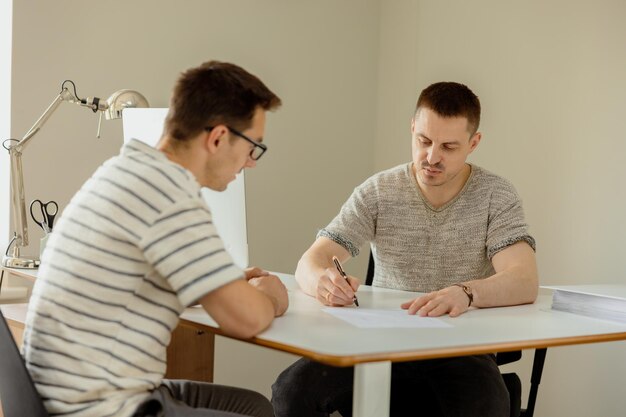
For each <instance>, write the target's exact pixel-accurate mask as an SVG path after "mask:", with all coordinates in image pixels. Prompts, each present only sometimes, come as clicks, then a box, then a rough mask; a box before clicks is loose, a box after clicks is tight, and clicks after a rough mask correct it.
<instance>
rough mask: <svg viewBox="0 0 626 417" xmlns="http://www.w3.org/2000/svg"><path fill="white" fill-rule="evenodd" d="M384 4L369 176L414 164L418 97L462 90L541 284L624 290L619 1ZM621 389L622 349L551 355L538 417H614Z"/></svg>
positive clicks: (624, 82) (624, 92) (625, 403)
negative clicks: (519, 217) (520, 216)
mask: <svg viewBox="0 0 626 417" xmlns="http://www.w3.org/2000/svg"><path fill="white" fill-rule="evenodd" d="M382 4H383V13H382V20H381V47H380V48H381V62H380V64H379V65H380V68H381V70H380V79H379V91H380V92H381V93H380V101H379V113H378V121H379V125H378V129H377V132H378V134H377V138H376V145H375V148H376V155H375V166H376V169H377V170H378V169H383V168H386V167H389V166H393V165H395V164H398V163H400V162H404V161H407V160H409V158H410V146H409V144H410V142H409V140H410V136H409V119H410V117H411V116H412V112H413V109H414V106H415V101H416V99H417V96H418V94H419V91H421V89H423V88H424V87H426V86H427V85H429V84H430V83H432V82H436V81H444V80H455V81H460V82H463V83H466V84H468V85H469V86H470V87H471V88H472V89H473V90H474V91H475V92H476V93H477V94H478V95H479V97H480V99H481V102H482V105H483V120H482V127H481V131H482V132H483V134H484V135H483V140H482V142H481V144H480V146H479V148H478V150H477V151H476V152H475V153H474V154H473V155H472V158H471V160H472V161H473V162H475V163H477V164H479V165H482V166H484V167H486V168H488V169H490V170H492V171H494V172H496V173H498V174H500V175H502V176H504V177H506V178H509V179H510V180H511V181H513V183H514V184H515V185H516V187H517V189H518V191H519V192H520V194H521V196H522V198H523V199H524V206H525V210H526V215H527V220H528V222H529V224H530V226H531V233H532V234H533V235H534V236H535V238H536V239H537V257H538V262H539V271H540V281H541V284H542V285H548V284H566V283H574V284H575V283H623V282H624V279H625V275H626V273H625V272H626V271H625V270H624V266H623V262H622V261H621V260H622V258H623V254H624V248H626V223H625V222H624V216H625V213H626V197H624V194H623V192H622V189H623V188H624V185H623V184H624V179H625V178H626V163H625V162H626V161H625V156H626V141H625V140H624V132H626V116H625V109H626V77H624V74H626V54H625V51H626V49H625V44H624V41H625V40H626V25H624V19H625V18H626V3H624V2H623V1H610V0H602V1H595V2H571V1H565V0H558V1H554V0H553V1H550V2H545V1H539V0H533V1H525V2H502V1H497V0H491V1H490V0H480V1H471V2H463V1H450V0H448V1H437V2H434V1H410V0H402V1H394V2H382ZM525 356H527V357H530V356H532V355H530V354H525ZM528 359H530V358H528ZM528 359H525V361H524V362H525V363H523V364H516V365H515V366H513V367H512V368H513V369H517V370H519V371H520V373H523V374H525V375H524V379H525V380H526V381H528V380H529V379H528V378H529V377H528V374H529V372H530V367H531V363H530V362H529V360H528ZM527 386H528V384H526V387H527ZM624 387H626V343H625V342H618V343H606V344H599V345H598V344H596V345H582V346H575V347H559V348H552V349H548V355H547V361H546V368H545V371H544V376H543V380H542V384H541V389H540V392H539V398H538V404H537V412H536V415H541V416H581V417H582V416H587V415H595V416H607V417H609V416H615V417H617V416H623V415H624V410H625V409H626V396H625V395H624V394H625V393H626V390H625V388H624Z"/></svg>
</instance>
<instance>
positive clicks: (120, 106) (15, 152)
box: [2, 80, 149, 269]
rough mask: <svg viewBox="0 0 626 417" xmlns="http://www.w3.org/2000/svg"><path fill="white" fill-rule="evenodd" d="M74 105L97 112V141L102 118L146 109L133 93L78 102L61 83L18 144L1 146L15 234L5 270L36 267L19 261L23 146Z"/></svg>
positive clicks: (24, 239) (24, 230) (23, 235)
mask: <svg viewBox="0 0 626 417" xmlns="http://www.w3.org/2000/svg"><path fill="white" fill-rule="evenodd" d="M66 84H71V85H72V87H73V90H74V93H72V92H70V90H69V88H67V87H66ZM64 101H66V102H69V103H74V104H78V105H80V106H83V107H87V108H90V109H91V110H92V111H93V112H94V113H96V112H100V118H99V121H98V132H97V134H96V136H97V137H100V124H101V122H102V115H103V114H104V118H105V119H106V120H111V119H119V118H121V117H122V111H123V110H124V109H125V108H128V107H149V105H148V100H146V98H145V97H144V96H143V95H141V94H140V93H138V92H137V91H133V90H119V91H116V92H115V93H113V94H111V96H110V97H109V98H108V99H107V100H106V102H101V101H100V99H99V98H98V97H87V98H83V99H81V98H78V94H77V93H76V85H75V84H74V83H73V82H72V81H70V80H65V81H63V83H62V84H61V92H60V93H59V95H58V96H56V98H55V99H54V100H53V101H52V103H51V104H50V106H48V108H47V109H46V111H44V112H43V114H42V115H41V116H40V117H39V119H37V121H36V122H35V124H34V125H33V127H31V128H30V129H29V130H28V132H26V134H25V135H24V137H23V138H22V139H21V140H17V139H7V140H5V141H4V142H3V143H2V146H3V147H4V148H5V149H6V150H7V151H9V157H10V164H11V207H12V209H13V215H14V217H13V223H14V227H15V231H14V232H13V238H12V239H11V241H10V242H9V246H8V247H7V249H6V252H5V254H4V257H3V258H2V266H6V267H9V268H23V269H34V268H37V267H38V266H39V260H38V259H26V258H21V257H20V248H21V247H24V246H28V226H27V223H26V221H27V220H26V204H25V201H24V173H23V171H22V152H23V151H24V149H25V148H26V145H27V144H28V143H29V142H30V140H31V139H32V137H33V136H35V135H36V134H37V133H38V132H39V131H40V130H41V127H42V126H43V125H44V123H46V121H47V120H48V119H49V118H50V116H51V115H52V113H54V111H55V110H56V109H57V108H58V107H59V105H60V104H61V103H62V102H64Z"/></svg>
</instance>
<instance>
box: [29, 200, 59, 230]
mask: <svg viewBox="0 0 626 417" xmlns="http://www.w3.org/2000/svg"><path fill="white" fill-rule="evenodd" d="M37 206H39V207H37ZM33 207H34V208H35V212H37V210H39V211H41V220H39V216H37V215H35V213H34V212H33ZM58 211H59V205H58V204H57V202H56V201H54V200H50V201H48V202H47V203H44V202H42V201H41V200H39V199H37V200H33V201H32V202H31V203H30V217H32V219H33V221H34V222H35V223H37V224H38V225H39V227H41V228H42V229H43V231H44V232H46V234H47V233H50V232H51V231H52V226H53V225H54V217H55V216H56V215H57V213H58Z"/></svg>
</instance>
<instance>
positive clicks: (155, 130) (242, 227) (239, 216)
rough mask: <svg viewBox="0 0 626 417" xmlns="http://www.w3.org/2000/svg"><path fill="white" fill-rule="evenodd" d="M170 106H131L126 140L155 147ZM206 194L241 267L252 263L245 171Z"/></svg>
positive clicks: (125, 117)
mask: <svg viewBox="0 0 626 417" xmlns="http://www.w3.org/2000/svg"><path fill="white" fill-rule="evenodd" d="M167 111H168V109H167V108H165V109H154V108H152V109H140V108H127V109H124V112H123V113H122V125H123V131H124V142H128V141H129V140H130V139H133V138H134V139H137V140H140V141H142V142H144V143H147V144H148V145H150V146H155V145H156V144H157V142H158V141H159V139H160V138H161V135H162V133H163V123H164V122H165V116H166V115H167ZM202 196H203V197H204V200H205V201H206V202H207V204H208V206H209V208H210V209H211V213H212V214H213V223H214V224H215V227H216V228H217V232H218V233H219V235H220V237H221V238H222V240H223V241H224V245H225V247H226V250H227V251H228V253H230V255H231V256H232V258H233V261H234V262H235V264H236V265H237V266H238V267H240V268H246V267H247V266H248V232H247V225H246V189H245V181H244V174H243V171H241V173H240V174H238V175H237V177H236V178H235V180H234V181H233V182H231V183H230V184H229V185H228V188H227V189H226V190H225V191H222V192H219V191H214V190H211V189H209V188H206V187H204V188H202Z"/></svg>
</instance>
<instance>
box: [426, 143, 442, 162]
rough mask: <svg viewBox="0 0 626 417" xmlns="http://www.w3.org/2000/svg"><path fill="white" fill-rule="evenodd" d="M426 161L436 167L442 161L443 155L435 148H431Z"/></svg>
mask: <svg viewBox="0 0 626 417" xmlns="http://www.w3.org/2000/svg"><path fill="white" fill-rule="evenodd" d="M426 160H427V161H428V163H429V164H430V165H435V164H436V163H438V162H440V161H441V153H440V152H439V151H438V150H437V148H436V147H435V146H431V148H430V150H429V151H428V155H427V156H426Z"/></svg>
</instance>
